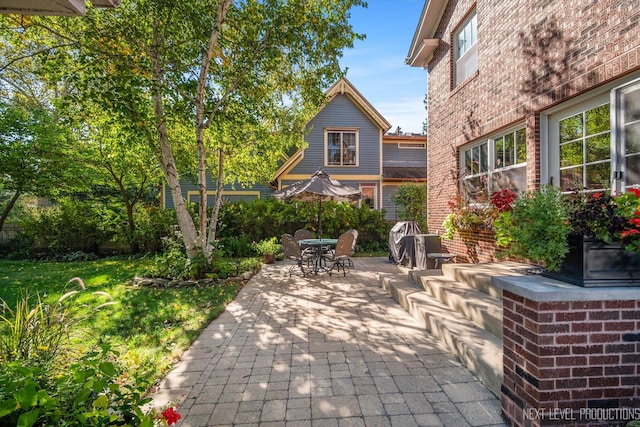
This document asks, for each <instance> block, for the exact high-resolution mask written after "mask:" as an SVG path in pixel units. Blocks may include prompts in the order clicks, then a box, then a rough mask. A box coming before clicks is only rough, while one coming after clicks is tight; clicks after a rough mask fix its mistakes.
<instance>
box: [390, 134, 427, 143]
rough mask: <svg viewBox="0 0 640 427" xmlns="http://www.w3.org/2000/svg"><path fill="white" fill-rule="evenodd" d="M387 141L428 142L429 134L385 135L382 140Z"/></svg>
mask: <svg viewBox="0 0 640 427" xmlns="http://www.w3.org/2000/svg"><path fill="white" fill-rule="evenodd" d="M386 141H393V142H397V141H414V142H415V141H419V142H427V135H383V136H382V142H386Z"/></svg>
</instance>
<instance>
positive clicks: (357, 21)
mask: <svg viewBox="0 0 640 427" xmlns="http://www.w3.org/2000/svg"><path fill="white" fill-rule="evenodd" d="M424 1H425V0H369V1H368V5H369V6H368V8H366V9H364V8H354V9H352V10H351V20H350V22H351V25H353V27H354V30H355V31H356V32H358V33H364V34H366V35H367V38H366V39H365V40H363V41H356V42H355V43H354V48H353V49H349V50H346V51H345V52H344V56H343V58H342V60H341V61H340V64H341V66H342V67H343V68H344V67H348V68H349V70H348V71H347V76H346V77H347V79H348V80H349V81H350V82H351V83H352V84H353V85H354V86H355V87H356V89H358V91H359V92H360V93H361V94H362V95H363V96H364V97H365V98H366V99H367V100H368V101H369V102H370V103H371V104H372V105H373V106H374V107H375V108H376V110H378V111H379V112H380V114H382V115H383V116H384V118H386V119H387V121H388V122H389V123H391V126H392V127H391V130H392V131H395V129H396V127H398V126H400V128H401V129H402V132H416V133H421V132H422V124H423V122H424V121H425V119H426V111H425V109H424V97H425V93H426V90H427V71H426V70H423V69H422V68H412V67H409V66H408V65H406V64H405V63H404V60H405V58H406V57H407V53H408V52H409V47H410V45H411V40H412V39H413V34H414V32H415V30H416V26H417V24H418V19H419V18H420V13H421V12H422V7H423V6H424Z"/></svg>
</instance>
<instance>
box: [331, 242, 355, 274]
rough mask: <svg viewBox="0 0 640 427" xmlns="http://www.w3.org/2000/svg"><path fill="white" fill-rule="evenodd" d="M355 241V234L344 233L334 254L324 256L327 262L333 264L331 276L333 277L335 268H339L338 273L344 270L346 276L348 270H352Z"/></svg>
mask: <svg viewBox="0 0 640 427" xmlns="http://www.w3.org/2000/svg"><path fill="white" fill-rule="evenodd" d="M353 241H354V235H353V233H352V232H351V231H347V232H344V233H342V234H341V235H340V237H338V243H336V248H335V250H334V251H333V252H330V253H327V254H326V255H323V257H324V258H325V259H326V260H328V261H329V262H331V267H330V268H329V276H331V273H332V272H333V269H334V268H337V269H338V271H340V269H342V273H343V275H344V276H346V275H347V270H349V271H350V268H352V267H353V261H352V260H351V254H352V251H353Z"/></svg>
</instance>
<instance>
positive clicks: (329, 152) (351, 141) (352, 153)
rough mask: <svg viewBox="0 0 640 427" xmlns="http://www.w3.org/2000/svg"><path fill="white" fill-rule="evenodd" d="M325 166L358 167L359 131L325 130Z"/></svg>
mask: <svg viewBox="0 0 640 427" xmlns="http://www.w3.org/2000/svg"><path fill="white" fill-rule="evenodd" d="M325 147H326V150H325V165H326V166H357V164H358V131H357V130H350V129H326V130H325Z"/></svg>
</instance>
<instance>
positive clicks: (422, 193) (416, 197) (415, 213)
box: [391, 184, 427, 233]
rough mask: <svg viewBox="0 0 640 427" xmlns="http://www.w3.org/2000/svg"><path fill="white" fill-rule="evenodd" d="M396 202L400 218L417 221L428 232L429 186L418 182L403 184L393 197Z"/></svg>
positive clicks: (424, 231)
mask: <svg viewBox="0 0 640 427" xmlns="http://www.w3.org/2000/svg"><path fill="white" fill-rule="evenodd" d="M391 201H392V202H393V203H395V204H396V212H397V213H398V219H400V220H401V221H415V222H417V223H418V225H419V226H420V229H421V230H422V231H423V233H426V232H427V187H426V186H424V185H418V184H402V185H401V186H399V187H398V190H397V191H396V194H394V195H393V196H392V197H391Z"/></svg>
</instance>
